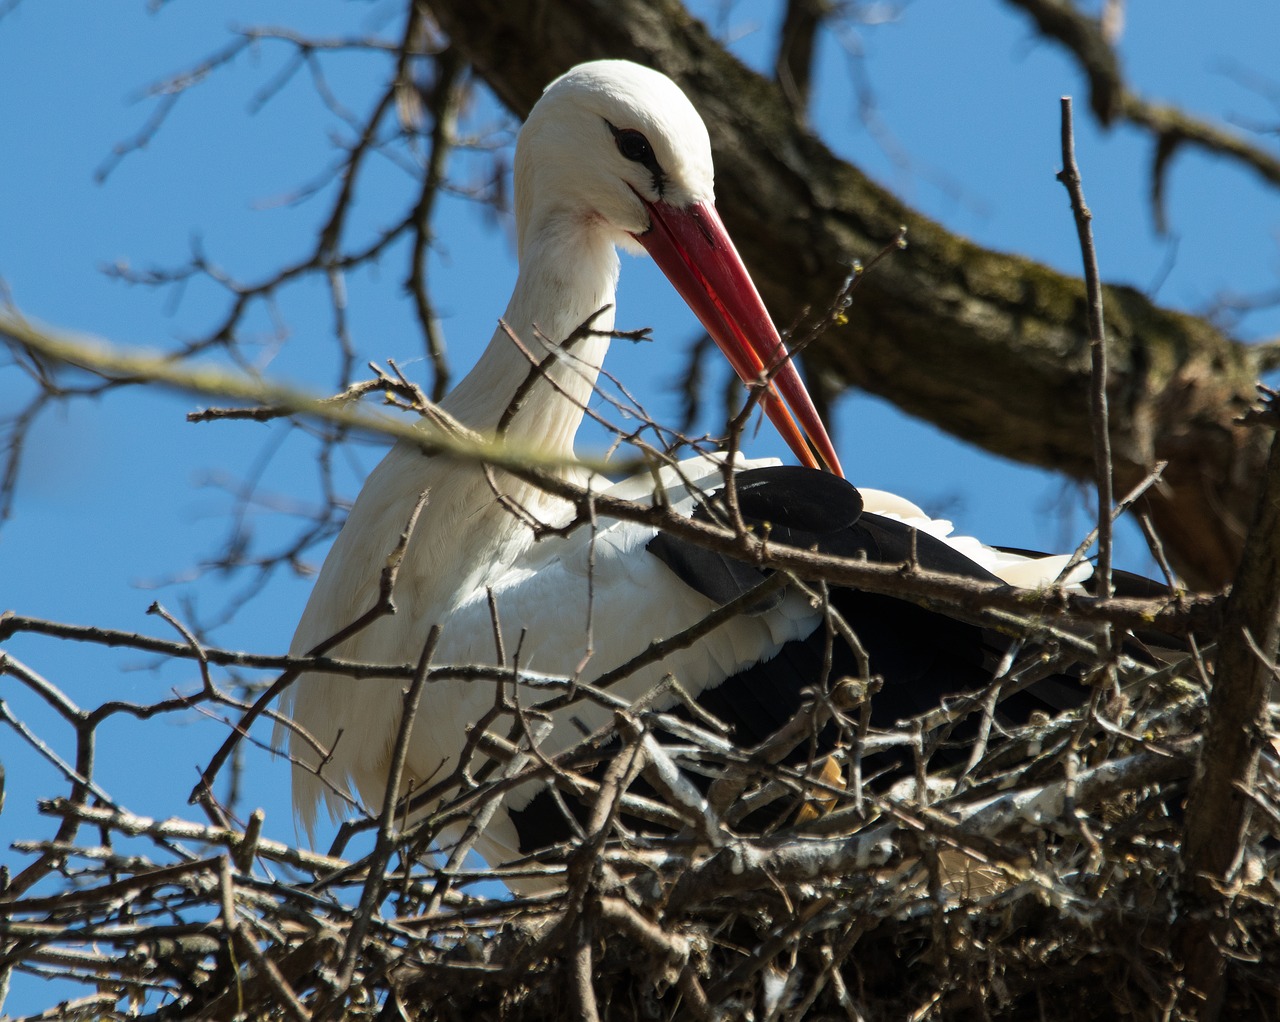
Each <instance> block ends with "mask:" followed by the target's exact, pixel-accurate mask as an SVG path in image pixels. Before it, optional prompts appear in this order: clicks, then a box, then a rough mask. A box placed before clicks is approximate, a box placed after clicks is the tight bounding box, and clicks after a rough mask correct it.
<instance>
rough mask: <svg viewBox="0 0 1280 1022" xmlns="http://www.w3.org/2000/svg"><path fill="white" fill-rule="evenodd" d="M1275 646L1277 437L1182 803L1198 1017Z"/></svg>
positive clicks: (1279, 566)
mask: <svg viewBox="0 0 1280 1022" xmlns="http://www.w3.org/2000/svg"><path fill="white" fill-rule="evenodd" d="M1271 404H1272V406H1273V407H1275V406H1276V402H1275V401H1272V402H1271ZM1278 647H1280V434H1277V435H1276V437H1275V438H1273V440H1272V443H1271V455H1270V457H1269V459H1268V461H1267V470H1266V476H1265V478H1264V479H1263V482H1262V487H1261V490H1260V492H1259V494H1258V506H1257V510H1256V511H1255V512H1254V518H1253V523H1252V525H1251V526H1250V527H1249V532H1248V535H1247V536H1246V537H1245V543H1244V552H1243V553H1242V554H1241V557H1240V569H1239V571H1238V572H1237V573H1236V579H1235V582H1234V583H1233V585H1232V587H1231V595H1230V597H1228V599H1227V607H1226V621H1225V623H1224V625H1223V628H1222V633H1221V637H1220V638H1219V640H1218V662H1217V669H1216V671H1215V673H1214V684H1213V687H1212V689H1211V690H1210V692H1209V722H1208V725H1207V727H1206V730H1205V742H1204V749H1205V750H1206V752H1208V753H1209V754H1208V755H1205V754H1203V753H1202V755H1201V757H1200V764H1199V769H1198V770H1197V773H1196V775H1195V777H1194V779H1193V780H1192V783H1191V790H1190V793H1189V795H1188V799H1187V816H1186V828H1185V836H1184V839H1183V846H1182V849H1183V862H1182V865H1183V873H1182V880H1181V883H1182V894H1183V897H1184V898H1185V899H1186V901H1187V906H1188V908H1187V910H1184V911H1183V912H1181V913H1180V914H1179V919H1178V925H1177V927H1176V929H1175V931H1174V949H1175V956H1176V960H1180V961H1181V962H1182V965H1183V968H1184V970H1185V977H1186V984H1185V987H1184V989H1183V992H1182V996H1181V1000H1182V1005H1181V1007H1182V1009H1183V1011H1184V1012H1186V1013H1189V1014H1190V1013H1194V1014H1196V1015H1198V1016H1199V1017H1200V1018H1201V1019H1212V1018H1214V1017H1216V1015H1217V1014H1218V1011H1219V1010H1220V1007H1221V1000H1222V996H1223V994H1224V993H1225V983H1224V979H1225V971H1226V958H1225V952H1226V951H1227V949H1226V947H1225V946H1224V945H1225V942H1226V940H1227V938H1228V935H1229V932H1230V926H1231V909H1232V892H1233V890H1234V886H1235V885H1236V884H1237V883H1238V882H1239V880H1238V878H1239V871H1240V866H1241V863H1242V861H1243V859H1244V855H1245V848H1246V844H1247V838H1248V829H1249V819H1250V807H1251V805H1252V800H1251V795H1252V793H1253V791H1254V789H1255V786H1256V784H1257V778H1258V763H1259V759H1260V757H1261V753H1262V750H1263V748H1264V747H1265V746H1266V745H1267V719H1268V718H1267V697H1268V695H1269V693H1270V689H1271V684H1272V679H1273V677H1274V673H1273V672H1274V670H1275V667H1274V665H1275V661H1276V654H1277V648H1278ZM1201 998H1203V1002H1201V1000H1200V999H1201Z"/></svg>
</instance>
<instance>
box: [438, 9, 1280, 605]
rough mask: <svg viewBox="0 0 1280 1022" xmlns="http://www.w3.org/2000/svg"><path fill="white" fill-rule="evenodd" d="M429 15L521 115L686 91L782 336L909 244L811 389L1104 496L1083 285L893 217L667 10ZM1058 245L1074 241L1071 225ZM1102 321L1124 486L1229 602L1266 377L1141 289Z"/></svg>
mask: <svg viewBox="0 0 1280 1022" xmlns="http://www.w3.org/2000/svg"><path fill="white" fill-rule="evenodd" d="M428 6H429V8H430V10H431V11H432V13H433V14H434V16H435V18H436V19H437V21H438V22H439V24H440V26H441V28H442V29H443V30H444V31H445V32H447V33H448V35H449V36H450V37H451V38H452V39H453V41H454V42H455V43H456V44H457V45H458V46H459V47H460V48H461V49H462V51H463V52H464V53H466V54H467V56H468V57H469V58H470V59H471V61H472V62H473V63H474V64H475V66H476V68H477V70H478V71H479V73H480V74H481V75H482V76H483V77H484V79H485V80H486V81H487V82H488V84H489V85H490V86H491V87H492V88H493V89H494V91H495V92H496V93H497V95H498V96H499V97H500V99H501V100H502V101H503V102H504V103H506V104H507V105H508V106H509V107H510V108H511V109H512V110H514V111H515V112H517V113H518V114H521V115H524V114H526V113H527V112H528V110H529V108H530V107H531V106H532V105H533V103H534V102H535V101H536V99H537V98H538V96H539V95H540V94H541V91H542V89H543V87H544V86H545V85H546V84H547V82H549V81H550V80H551V79H552V78H553V77H555V76H556V75H558V74H560V73H562V72H563V71H565V70H567V69H568V68H569V67H571V66H572V65H574V64H576V63H578V62H580V61H583V60H590V59H595V58H599V57H606V56H608V57H626V58H629V59H632V60H636V61H639V62H641V63H645V64H648V65H650V66H652V67H655V68H658V69H660V70H662V71H664V72H666V73H667V74H669V75H670V76H671V77H672V78H674V79H675V80H676V81H677V82H679V83H680V85H681V86H682V87H683V88H684V90H685V92H686V93H687V94H688V95H689V97H690V99H691V100H692V101H693V103H694V105H695V106H696V107H697V108H698V109H699V111H700V112H701V113H702V115H703V117H704V119H705V120H706V122H707V126H708V128H709V130H710V132H711V139H712V145H713V147H714V149H715V157H716V167H717V197H718V205H719V208H720V212H721V215H722V216H723V218H724V220H725V222H726V224H727V225H728V226H729V228H730V230H731V231H732V233H733V236H734V238H735V240H736V242H737V244H738V246H739V249H740V251H741V252H742V255H743V258H744V259H745V260H746V262H747V264H748V265H749V266H750V268H751V272H752V274H753V276H754V277H755V280H756V282H757V284H758V286H759V287H760V290H761V292H762V294H763V295H764V298H765V300H766V302H767V303H768V304H769V307H770V309H771V310H772V312H773V314H774V316H775V317H776V318H777V320H778V321H779V322H780V323H788V322H791V321H793V320H794V319H795V318H796V317H797V316H798V315H799V314H800V313H801V312H802V310H804V309H806V308H813V309H824V308H826V307H827V305H828V304H829V303H830V301H831V299H832V298H833V296H834V295H835V294H836V293H837V291H838V290H839V287H840V284H841V281H842V280H843V279H844V277H845V275H846V274H847V273H848V272H849V266H850V263H851V262H852V260H854V259H861V260H863V261H866V260H868V259H869V258H871V257H872V256H874V255H875V254H876V253H877V252H878V251H880V249H882V248H883V247H884V246H885V245H886V244H888V243H889V242H891V241H892V239H893V238H894V237H895V236H896V234H897V232H898V228H899V225H906V226H907V228H908V231H909V234H908V238H909V247H908V249H907V250H906V251H905V252H903V253H901V254H899V255H895V256H894V257H892V258H889V259H886V260H884V261H883V262H881V263H880V264H879V265H877V266H876V267H875V270H874V272H872V273H869V274H868V275H867V276H866V277H865V279H864V280H863V281H862V282H861V284H860V285H859V286H858V289H857V291H856V292H855V297H854V303H853V307H852V308H851V309H850V310H849V315H848V322H847V323H846V324H845V325H842V326H839V327H832V328H831V329H829V330H828V331H826V333H825V334H823V335H822V337H821V338H820V339H819V340H818V341H817V342H816V343H815V344H814V345H813V346H812V347H811V348H810V349H809V351H808V352H807V353H806V356H805V358H806V362H807V368H808V371H809V372H810V374H814V373H819V374H823V375H824V376H825V377H826V378H827V379H828V380H829V381H831V382H832V383H833V384H834V385H836V386H857V387H861V388H863V389H865V390H867V391H870V392H872V393H875V394H878V395H880V396H882V397H885V398H887V399H888V400H890V401H892V402H893V403H894V404H896V405H897V406H898V407H900V408H902V409H903V410H904V411H907V412H909V413H911V414H913V415H916V416H919V417H920V418H923V419H925V420H927V421H929V422H931V423H933V424H935V425H937V426H939V427H940V428H942V429H945V430H947V431H948V432H950V433H953V434H955V435H956V436H959V437H962V438H964V439H965V440H968V441H971V442H973V443H975V444H979V445H980V446H982V447H984V448H986V449H987V450H990V451H992V452H994V453H997V454H1001V455H1004V456H1005V457H1008V458H1013V459H1016V460H1018V461H1022V462H1027V463H1030V464H1034V465H1040V466H1043V467H1045V468H1050V469H1055V470H1058V471H1061V472H1063V473H1065V474H1067V475H1069V476H1072V477H1074V478H1078V479H1086V480H1088V479H1092V477H1093V460H1092V447H1091V440H1090V427H1089V419H1088V416H1089V387H1088V384H1089V355H1088V342H1087V338H1086V307H1085V295H1084V285H1083V283H1082V282H1081V281H1080V280H1079V279H1078V278H1075V277H1072V276H1068V275H1064V274H1060V273H1057V272H1056V271H1054V270H1051V269H1049V268H1047V267H1045V266H1042V265H1040V264H1038V263H1034V262H1031V261H1030V260H1026V259H1023V258H1020V257H1018V256H1013V255H1007V254H1003V253H999V252H993V251H989V250H986V249H983V248H980V247H979V246H977V245H974V244H973V243H971V242H969V241H967V240H965V239H964V238H961V237H959V236H957V235H954V234H951V233H949V232H948V231H947V230H945V229H944V228H943V227H941V226H940V225H938V224H936V223H934V222H933V221H931V220H929V219H928V218H926V217H923V216H921V215H920V214H918V213H916V212H914V211H913V210H911V209H910V208H908V207H907V206H905V205H904V204H903V203H901V202H899V201H898V200H897V199H896V198H894V197H893V196H892V195H890V194H889V193H888V192H886V191H885V190H884V189H882V188H880V187H878V186H877V185H875V184H874V183H872V182H871V181H870V180H868V179H867V177H866V176H865V175H863V174H862V173H861V172H860V171H858V170H857V168H855V167H853V166H851V165H849V164H847V163H844V162H843V161H841V160H839V159H838V158H836V157H835V156H834V155H833V154H832V153H831V152H830V150H828V149H827V147H826V146H825V145H823V143H822V142H821V141H820V140H818V139H817V138H816V137H814V136H813V135H812V134H810V133H809V132H808V131H807V130H806V128H805V127H804V126H803V124H802V123H800V122H799V121H798V120H797V119H796V117H795V116H794V114H793V112H792V110H791V108H790V107H789V106H788V104H787V102H786V100H785V98H784V96H783V95H782V93H781V91H780V89H779V87H778V86H777V84H776V83H774V82H771V81H769V80H767V79H765V78H763V77H761V76H760V75H758V74H756V73H755V72H753V71H751V70H750V69H748V68H746V67H745V66H743V65H742V64H741V63H740V62H739V61H737V60H736V58H734V57H733V56H732V55H730V54H729V53H728V52H727V51H726V50H725V49H724V48H723V47H722V46H720V45H719V44H718V43H717V42H716V41H715V40H714V39H712V37H711V36H710V35H709V33H708V32H707V30H706V29H705V28H704V26H703V25H702V24H701V23H700V22H698V21H697V20H696V19H694V18H693V17H692V16H691V15H690V14H689V13H688V12H687V11H686V10H685V8H684V7H683V5H682V4H680V3H678V2H676V0H608V2H606V0H537V2H533V0H430V2H429V4H428ZM1062 229H1063V230H1064V231H1069V230H1070V229H1071V225H1070V219H1069V217H1067V215H1066V214H1065V212H1064V215H1063V222H1062ZM1105 300H1106V305H1107V310H1106V312H1107V322H1108V345H1109V349H1108V351H1109V359H1110V366H1111V378H1110V387H1109V399H1110V402H1111V410H1112V417H1111V429H1112V450H1113V453H1114V457H1115V473H1116V480H1117V486H1118V488H1119V489H1120V490H1121V491H1124V490H1125V489H1127V488H1128V487H1130V486H1131V485H1133V484H1135V483H1136V482H1138V481H1139V480H1140V479H1142V478H1143V477H1144V476H1145V475H1146V473H1147V472H1148V470H1149V468H1150V466H1151V465H1152V464H1153V463H1154V462H1155V461H1157V460H1160V459H1166V460H1168V462H1169V467H1168V469H1167V470H1166V472H1165V475H1164V481H1163V484H1162V485H1161V486H1160V487H1158V488H1157V489H1155V490H1153V492H1152V493H1151V495H1150V497H1149V498H1148V501H1147V507H1148V510H1149V512H1150V513H1151V515H1152V519H1153V521H1154V523H1155V525H1156V527H1157V529H1158V530H1159V532H1160V534H1161V536H1162V538H1163V540H1164V543H1165V545H1166V549H1167V551H1168V553H1169V555H1170V558H1171V560H1172V561H1173V564H1174V566H1175V568H1176V569H1177V570H1178V571H1179V572H1180V573H1181V575H1182V576H1183V577H1184V579H1185V580H1186V581H1187V582H1188V583H1189V584H1190V585H1192V586H1194V587H1204V588H1217V587H1219V586H1221V585H1223V584H1225V583H1226V582H1227V581H1228V580H1229V579H1230V576H1231V573H1232V572H1233V571H1234V569H1235V567H1236V565H1237V563H1238V562H1239V558H1240V550H1241V544H1242V542H1243V538H1244V533H1245V529H1244V523H1245V522H1247V521H1248V520H1249V518H1250V513H1251V511H1252V508H1253V504H1254V500H1255V497H1256V493H1257V485H1258V480H1259V479H1260V478H1261V475H1262V467H1263V464H1264V461H1265V456H1266V446H1265V444H1264V443H1263V441H1262V440H1261V439H1260V438H1259V437H1258V436H1257V432H1258V431H1249V430H1245V429H1243V428H1241V427H1240V426H1238V425H1237V424H1236V423H1235V422H1234V420H1235V418H1236V417H1237V416H1238V415H1239V414H1241V413H1242V412H1243V411H1244V410H1245V409H1246V408H1247V407H1248V406H1249V404H1250V403H1251V401H1252V399H1253V394H1254V382H1255V380H1256V378H1257V376H1258V368H1257V362H1256V359H1255V357H1254V356H1253V354H1252V353H1251V352H1250V349H1249V348H1248V346H1246V345H1244V344H1241V343H1238V342H1236V341H1233V340H1232V339H1230V338H1228V337H1226V336H1224V335H1223V334H1221V333H1220V332H1218V331H1217V330H1215V329H1214V328H1213V327H1212V326H1210V325H1209V324H1208V323H1206V322H1205V321H1204V320H1202V319H1198V318H1196V317H1194V316H1190V315H1186V314H1183V313H1179V312H1174V311H1171V310H1167V309H1163V308H1160V307H1158V306H1156V305H1154V304H1152V303H1151V302H1149V301H1148V300H1147V299H1146V298H1145V297H1143V296H1142V295H1141V294H1139V293H1138V292H1137V291H1134V290H1132V289H1130V288H1118V287H1112V288H1108V289H1107V290H1106V294H1105ZM851 460H852V461H853V464H852V466H851V467H852V470H853V472H854V478H855V482H856V473H857V460H856V458H853V459H851Z"/></svg>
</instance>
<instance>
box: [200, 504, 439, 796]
mask: <svg viewBox="0 0 1280 1022" xmlns="http://www.w3.org/2000/svg"><path fill="white" fill-rule="evenodd" d="M428 492H429V491H427V490H423V491H422V493H420V494H419V495H418V501H417V503H416V504H414V505H413V510H412V511H411V512H410V513H409V519H408V521H407V522H405V526H404V530H403V531H402V532H401V533H400V538H399V540H398V541H397V542H396V545H395V548H394V549H393V550H392V551H391V553H390V554H389V555H388V557H387V561H386V564H385V565H383V568H382V576H381V578H380V579H379V582H378V599H377V601H376V602H375V603H374V605H373V606H372V607H370V608H369V609H368V610H367V611H365V612H364V613H363V614H361V615H360V616H359V617H358V618H356V619H355V620H354V621H352V622H351V623H350V624H349V625H347V626H346V627H345V628H342V629H339V630H338V631H337V632H336V633H335V634H333V635H331V636H329V638H327V639H325V640H324V641H323V642H321V643H319V644H318V645H316V646H314V647H312V648H311V649H309V650H307V656H309V657H315V656H320V655H321V654H322V653H326V652H328V651H329V650H331V649H333V648H334V647H335V646H338V645H340V644H341V643H343V642H345V641H346V640H347V639H349V638H351V636H353V635H355V634H357V633H358V632H360V631H362V630H363V629H365V628H367V627H368V626H369V625H370V624H372V623H373V622H374V621H376V620H377V619H378V618H380V617H382V616H383V615H385V614H394V613H395V612H396V606H395V601H394V600H393V599H392V593H393V591H394V590H395V585H396V577H397V576H398V575H399V574H400V565H401V564H402V563H403V562H404V554H405V550H406V548H407V547H408V545H409V537H410V536H412V535H413V529H414V526H415V525H417V523H418V516H419V515H420V514H421V513H422V509H423V508H424V507H426V504H427V495H428ZM302 670H303V669H302V668H291V669H289V670H287V671H285V672H284V673H283V674H282V675H280V677H279V678H277V679H276V680H275V683H274V684H272V686H271V687H270V688H268V689H267V690H266V691H265V692H264V693H263V694H262V695H261V696H259V697H258V699H257V701H255V702H254V704H253V706H251V707H250V708H249V709H248V710H246V711H245V713H244V716H242V717H241V718H240V721H239V723H237V724H236V727H235V729H234V730H233V731H232V732H231V734H229V735H228V736H227V739H226V741H224V742H223V743H222V745H221V747H220V748H219V749H218V751H217V752H216V753H214V755H213V759H211V760H210V761H209V765H208V766H207V767H205V769H204V772H203V773H202V774H201V775H200V780H199V782H197V784H196V786H195V787H194V788H193V789H191V794H190V795H189V796H187V801H188V802H189V803H193V804H194V803H196V802H204V801H205V800H206V799H208V798H211V797H212V794H213V779H214V778H215V777H216V776H217V775H218V771H219V770H221V769H222V765H223V764H224V763H225V762H226V761H227V757H229V756H230V755H231V753H232V751H233V750H234V749H235V747H236V745H238V744H239V742H240V739H241V738H243V737H244V736H245V735H247V734H248V733H249V728H250V727H252V726H253V722H254V721H255V720H257V719H258V717H260V716H261V715H262V712H263V711H264V710H265V709H266V708H267V706H269V705H270V703H271V701H272V700H274V699H275V698H276V696H278V695H280V693H282V692H283V691H284V690H285V689H286V688H288V687H289V686H290V685H291V684H293V682H294V681H296V680H297V678H298V675H300V674H301V673H302Z"/></svg>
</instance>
